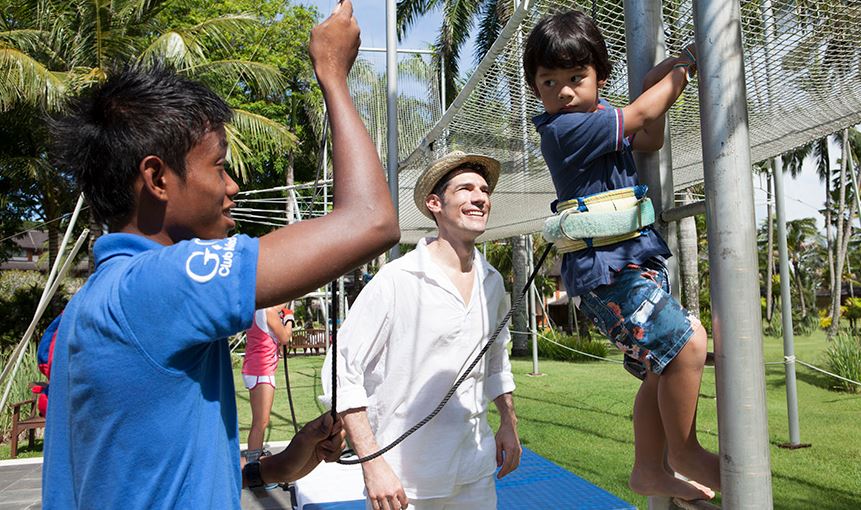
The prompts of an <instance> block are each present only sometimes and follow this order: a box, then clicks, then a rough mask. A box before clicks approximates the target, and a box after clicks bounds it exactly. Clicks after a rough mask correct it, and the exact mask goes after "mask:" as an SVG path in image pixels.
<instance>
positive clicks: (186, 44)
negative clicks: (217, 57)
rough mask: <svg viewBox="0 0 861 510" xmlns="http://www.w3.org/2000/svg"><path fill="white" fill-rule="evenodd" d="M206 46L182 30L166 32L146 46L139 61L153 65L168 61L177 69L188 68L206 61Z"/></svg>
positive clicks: (145, 64) (147, 65)
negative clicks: (185, 34) (188, 36)
mask: <svg viewBox="0 0 861 510" xmlns="http://www.w3.org/2000/svg"><path fill="white" fill-rule="evenodd" d="M205 61H206V60H205V55H204V48H203V47H202V46H200V44H198V42H197V41H196V40H195V39H194V38H191V39H189V38H186V37H185V36H184V34H183V33H182V32H174V31H170V32H165V33H163V34H162V35H160V36H159V37H157V38H156V39H155V40H154V41H153V42H151V43H150V45H149V46H147V47H146V48H144V50H143V51H142V52H141V54H140V56H139V57H138V62H140V63H142V64H143V65H144V66H146V67H151V66H153V65H155V64H156V63H159V62H166V63H168V64H169V65H171V66H172V67H174V68H175V69H188V68H193V67H195V66H197V65H200V64H202V63H204V62H205Z"/></svg>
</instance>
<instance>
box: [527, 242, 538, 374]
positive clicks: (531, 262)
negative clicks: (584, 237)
mask: <svg viewBox="0 0 861 510" xmlns="http://www.w3.org/2000/svg"><path fill="white" fill-rule="evenodd" d="M526 253H527V254H526V260H527V261H528V266H529V274H532V273H533V272H534V271H535V254H534V253H533V251H532V234H527V235H526ZM536 312H537V310H536V308H535V282H534V281H533V282H532V284H531V285H530V286H529V333H530V336H531V337H532V374H530V375H539V374H541V371H540V370H539V369H538V321H537V320H536V318H535V316H536V315H537V314H536Z"/></svg>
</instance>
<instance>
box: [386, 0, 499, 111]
mask: <svg viewBox="0 0 861 510" xmlns="http://www.w3.org/2000/svg"><path fill="white" fill-rule="evenodd" d="M439 7H442V12H443V19H442V25H441V26H440V29H439V32H438V33H437V39H436V42H435V43H434V45H433V47H434V50H435V51H434V67H435V69H437V70H439V69H442V70H443V71H444V72H445V89H446V91H448V92H447V93H446V103H447V104H446V105H445V106H448V104H450V103H451V101H453V100H454V97H455V96H456V95H457V94H456V92H457V87H458V76H459V72H460V65H459V61H460V53H461V51H462V50H463V47H464V45H465V44H466V42H467V41H468V40H469V36H470V33H471V32H472V29H473V27H474V26H475V23H476V20H477V21H478V25H479V28H480V30H479V32H478V37H477V39H476V46H475V54H474V57H475V61H476V62H478V61H480V60H481V59H482V58H483V57H484V55H486V54H487V52H488V50H489V49H490V47H491V46H492V45H493V42H494V41H495V40H496V38H497V36H498V35H499V32H500V30H501V29H502V27H503V26H505V23H506V22H507V21H508V19H509V18H510V17H511V14H512V12H513V8H514V2H513V0H469V1H466V2H460V1H457V0H400V1H399V2H398V20H397V26H398V38H402V37H403V36H404V34H405V33H406V31H407V29H408V28H409V27H410V26H412V25H413V24H414V23H415V22H416V21H418V19H419V18H420V17H421V16H423V15H425V14H427V13H429V12H431V11H433V10H435V9H437V8H439Z"/></svg>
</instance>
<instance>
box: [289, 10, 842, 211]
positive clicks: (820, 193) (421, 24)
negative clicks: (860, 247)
mask: <svg viewBox="0 0 861 510" xmlns="http://www.w3.org/2000/svg"><path fill="white" fill-rule="evenodd" d="M300 3H303V4H305V5H313V6H315V7H317V9H318V11H320V13H321V14H322V15H323V16H327V15H328V14H329V13H330V12H331V11H332V8H333V7H334V5H335V4H336V3H337V0H303V1H300ZM353 15H354V16H355V17H356V20H357V21H358V22H359V28H360V29H361V30H362V46H363V47H375V48H385V46H386V1H385V0H353ZM441 20H442V14H441V12H440V11H439V10H437V11H435V12H432V13H429V14H427V15H425V16H424V17H422V18H421V19H419V20H418V22H417V23H414V24H413V26H412V27H411V28H410V29H409V30H408V31H407V34H406V37H405V38H404V40H403V41H401V42H400V43H399V44H398V47H399V48H402V49H427V47H428V45H430V44H432V43H433V41H434V40H435V39H436V33H437V31H438V30H439V27H440V24H441ZM473 40H474V34H473V37H472V39H471V40H470V42H469V43H467V47H466V48H465V49H464V51H463V55H464V57H463V58H462V60H461V69H462V70H469V69H471V68H472V54H473ZM464 74H468V73H464ZM753 186H754V207H755V214H756V223H757V225H759V224H760V223H761V222H762V221H763V219H764V218H765V216H766V193H765V188H766V182H765V179H764V178H763V179H762V180H761V181H760V179H759V178H758V177H757V176H754V177H753ZM784 186H785V187H786V192H785V197H786V199H785V204H786V211H787V221H790V220H794V219H798V218H807V217H816V218H817V223H818V224H819V227H820V228H823V219H822V215H820V214H819V213H818V211H819V209H821V208H822V207H823V206H824V202H825V188H824V185H823V184H822V183H820V182H819V178H818V177H817V175H816V172H815V170H814V169H813V167H812V163H811V162H809V161H808V162H806V163H805V165H804V166H803V168H802V172H801V174H800V175H799V176H798V177H797V178H796V179H792V178H791V177H789V176H788V175H787V176H786V178H785V179H784Z"/></svg>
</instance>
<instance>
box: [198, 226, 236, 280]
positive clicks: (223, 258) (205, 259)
mask: <svg viewBox="0 0 861 510" xmlns="http://www.w3.org/2000/svg"><path fill="white" fill-rule="evenodd" d="M236 240H237V238H235V237H230V238H228V239H225V240H221V239H219V240H216V241H203V240H200V239H195V240H194V243H195V244H197V245H200V246H205V247H206V248H204V249H203V251H195V252H192V253H191V255H189V256H188V259H186V261H185V272H186V273H187V274H188V277H189V278H191V279H192V280H194V281H196V282H198V283H206V282H208V281H210V280H212V279H213V278H215V276H216V275H218V276H221V277H222V278H224V277H226V276H228V275H229V274H230V269H231V268H232V267H233V255H234V250H235V249H236ZM222 243H223V244H222ZM210 248H212V250H213V251H210ZM215 251H220V252H222V253H221V254H220V255H219V254H218V253H215Z"/></svg>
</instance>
